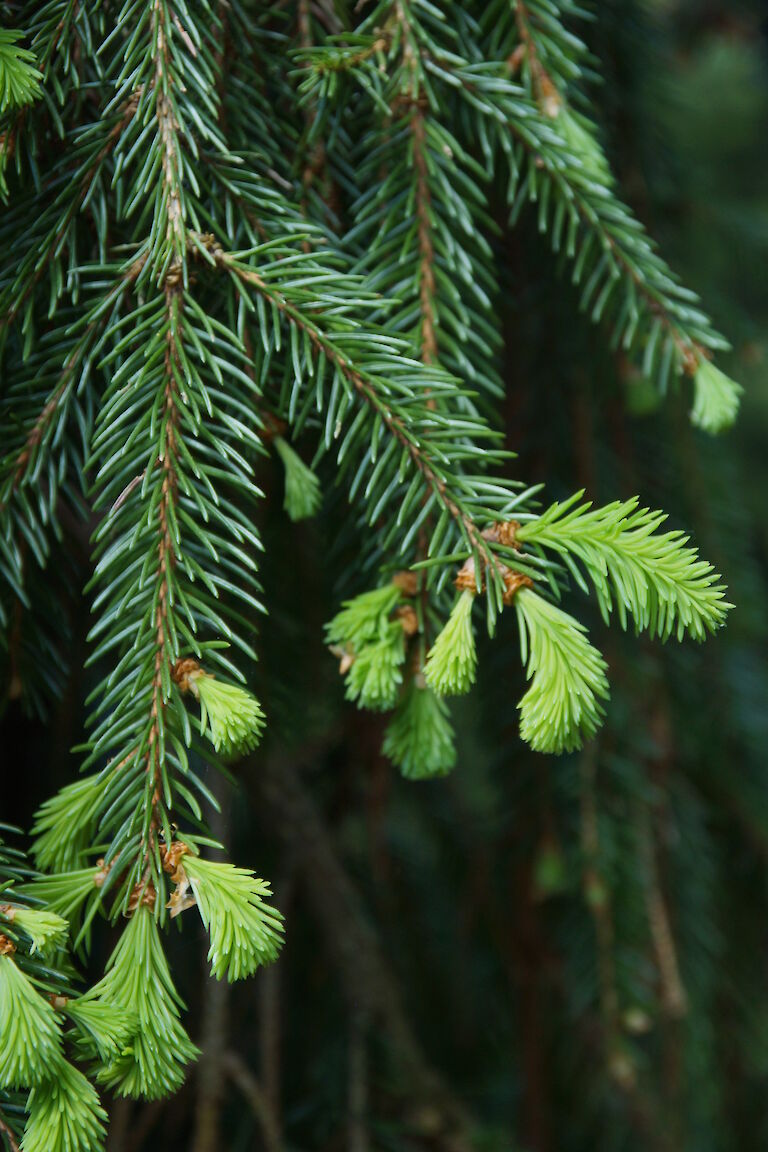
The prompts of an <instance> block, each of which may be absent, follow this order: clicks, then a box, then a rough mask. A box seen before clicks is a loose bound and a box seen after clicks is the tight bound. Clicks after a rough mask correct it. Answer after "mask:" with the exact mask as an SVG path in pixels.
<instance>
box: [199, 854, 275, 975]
mask: <svg viewBox="0 0 768 1152" xmlns="http://www.w3.org/2000/svg"><path fill="white" fill-rule="evenodd" d="M181 867H182V869H183V871H184V873H185V874H186V876H187V878H188V879H189V883H190V885H191V886H192V891H193V892H194V895H195V899H196V901H197V907H198V909H199V911H200V918H201V919H202V921H203V924H204V925H205V927H206V928H207V930H208V932H209V934H210V939H211V946H210V950H209V952H208V959H209V960H210V962H211V973H212V975H214V976H215V977H216V978H217V979H218V980H221V979H223V978H224V977H225V976H226V978H227V980H229V981H233V980H242V979H243V978H244V977H246V976H250V975H252V973H253V972H255V971H256V969H257V968H260V967H261V966H262V965H264V964H270V963H271V962H272V961H273V960H275V959H276V958H277V955H278V952H279V951H280V948H281V946H282V943H283V918H282V916H281V915H280V913H279V912H278V911H277V909H275V908H273V907H272V906H271V905H270V904H268V903H266V901H265V899H264V897H265V896H271V895H272V892H271V889H270V887H269V885H268V884H267V883H266V882H265V881H264V880H259V879H258V878H257V877H256V876H255V875H254V873H253V872H251V871H250V869H248V868H237V867H235V865H234V864H227V863H221V862H219V861H214V860H204V859H202V857H200V856H193V855H191V854H190V855H187V856H184V857H183V859H182V862H181Z"/></svg>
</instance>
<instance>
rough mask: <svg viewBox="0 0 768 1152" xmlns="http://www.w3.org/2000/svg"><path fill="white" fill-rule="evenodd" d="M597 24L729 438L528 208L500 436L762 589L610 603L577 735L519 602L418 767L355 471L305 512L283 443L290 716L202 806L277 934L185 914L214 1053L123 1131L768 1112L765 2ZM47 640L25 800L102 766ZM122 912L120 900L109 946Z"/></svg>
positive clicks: (79, 629)
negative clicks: (581, 288) (355, 618)
mask: <svg viewBox="0 0 768 1152" xmlns="http://www.w3.org/2000/svg"><path fill="white" fill-rule="evenodd" d="M581 31H582V32H583V33H584V34H585V35H586V37H587V39H588V41H589V43H590V45H591V47H592V48H593V49H594V51H595V53H596V54H597V56H599V58H600V59H601V60H602V61H603V64H604V68H603V73H604V78H605V82H604V83H603V84H602V86H601V87H596V88H595V89H594V90H593V92H592V96H593V98H594V99H595V101H596V104H597V106H598V107H599V109H600V110H601V115H602V118H603V124H604V128H605V133H606V139H607V141H608V143H609V148H610V153H611V156H612V159H613V162H614V165H615V169H616V171H617V173H618V175H619V177H620V182H621V186H622V188H623V190H624V194H625V196H626V198H627V199H628V200H629V202H630V203H631V204H632V206H633V207H634V208H635V210H636V211H637V212H638V214H639V215H640V217H641V218H642V219H643V220H644V222H645V223H646V224H647V225H648V227H649V228H650V230H651V232H652V233H653V235H654V236H655V237H656V238H657V239H658V241H659V243H660V245H661V247H662V250H663V252H664V254H665V255H666V256H667V258H668V259H669V260H670V262H671V264H672V265H673V267H675V268H676V269H677V270H678V271H679V272H680V273H681V274H682V275H683V277H684V279H685V281H686V283H687V284H689V285H690V286H691V287H693V288H695V289H696V290H697V291H699V292H700V294H701V295H702V297H703V298H704V301H705V304H706V306H707V308H708V310H709V311H710V312H711V313H712V314H713V316H714V319H715V321H716V323H717V325H718V327H720V328H721V330H723V331H725V332H726V333H728V334H729V336H730V338H731V340H732V342H733V353H732V354H731V355H730V357H728V358H727V359H726V360H724V361H723V367H724V368H725V369H726V371H728V372H729V373H730V374H731V375H733V376H734V378H736V379H738V380H739V381H740V382H741V383H743V384H744V386H745V389H746V391H745V396H744V402H743V408H742V415H741V420H740V422H739V424H738V426H737V427H736V429H735V430H733V431H732V432H730V433H728V434H727V435H726V436H724V437H722V438H720V439H718V440H714V441H713V440H710V439H707V438H706V437H705V436H704V435H703V434H701V433H697V432H695V431H694V430H693V429H692V428H691V426H690V424H689V422H688V419H687V410H688V408H689V406H690V396H689V395H682V394H680V395H672V396H670V397H668V398H667V399H666V400H665V401H663V402H660V401H659V399H658V397H656V395H655V394H654V392H653V391H652V390H651V389H650V388H649V386H648V385H647V384H646V383H645V382H644V381H643V379H642V378H641V377H640V376H639V375H638V374H637V372H636V371H635V370H634V369H633V368H632V366H630V365H629V364H627V363H624V362H622V361H621V359H617V358H616V357H615V356H613V355H612V354H611V353H610V352H609V351H608V349H607V345H606V340H605V338H604V333H602V332H601V331H600V330H596V329H594V328H592V327H590V325H589V323H588V321H587V320H586V319H582V318H580V317H579V316H578V314H577V312H576V296H575V294H574V292H573V291H572V290H571V288H570V287H569V283H568V279H567V276H562V277H559V278H558V276H557V275H556V262H555V261H554V260H553V257H552V256H551V253H550V251H549V249H548V247H547V245H546V243H545V242H544V241H543V240H539V238H538V237H537V235H536V228H535V221H533V220H530V219H529V220H525V219H523V220H522V221H521V224H520V226H519V227H518V229H517V230H516V231H515V233H514V234H513V235H511V237H509V238H508V239H506V240H504V241H503V250H502V252H501V256H502V259H501V261H500V265H501V268H502V276H503V284H502V288H503V291H502V307H503V308H504V311H505V326H506V335H507V351H506V364H505V374H506V380H507V386H508V400H507V404H506V413H507V420H508V446H509V447H510V448H512V449H514V450H516V451H517V452H518V453H519V462H518V464H517V465H515V468H516V470H517V472H518V474H519V476H520V477H522V478H524V479H525V480H526V481H528V482H532V483H533V482H538V481H546V482H547V486H548V490H549V492H550V494H551V495H552V497H556V496H560V495H565V494H568V493H570V492H571V491H572V490H573V489H574V487H576V486H584V487H586V488H587V489H588V491H589V494H590V496H592V497H594V498H595V499H596V500H598V501H605V500H609V499H612V498H615V497H616V496H622V497H626V496H630V495H632V494H635V493H637V494H639V495H640V497H641V499H642V500H643V502H645V503H648V504H650V505H652V506H660V507H663V508H665V509H666V510H668V511H669V512H670V517H671V524H672V525H673V526H675V527H677V526H682V525H686V526H687V527H689V528H692V529H695V539H696V543H697V544H698V545H699V546H700V548H701V550H702V552H703V554H704V555H705V556H707V558H709V559H710V560H711V561H712V562H713V563H714V564H715V565H716V566H717V567H718V568H719V569H720V570H721V571H722V572H723V573H724V574H725V577H726V579H727V581H728V584H729V587H730V593H731V599H732V600H733V601H734V603H735V604H736V605H737V610H736V611H735V612H734V613H732V616H731V622H730V624H729V627H728V629H727V631H726V632H724V633H723V634H722V635H719V636H718V637H717V638H716V639H715V640H712V641H710V642H709V643H708V644H707V645H705V646H704V647H702V648H700V647H698V646H697V645H695V644H693V643H686V644H684V645H682V646H680V647H678V646H677V645H674V644H670V645H668V646H667V647H662V646H660V645H658V644H651V643H648V642H646V641H636V640H635V639H634V638H633V637H629V638H625V637H623V636H622V635H621V634H620V633H619V632H618V631H616V630H614V631H612V632H611V633H610V634H608V633H606V631H605V629H604V628H603V626H602V624H601V623H600V621H599V619H598V618H597V616H596V614H595V616H594V617H593V618H592V619H591V620H590V621H589V622H590V623H591V626H592V630H593V633H594V635H595V638H596V639H597V641H598V643H599V644H600V645H601V647H603V649H604V651H605V652H606V656H607V658H608V660H609V662H610V665H611V684H612V688H613V696H612V702H611V706H610V709H609V716H608V722H607V724H606V727H605V729H604V730H603V732H602V733H601V735H600V738H599V739H598V740H597V741H596V742H594V743H593V744H592V745H591V746H590V747H589V748H588V749H587V750H586V751H585V752H584V753H583V754H582V755H577V756H571V757H566V758H562V759H559V760H554V759H546V758H542V757H540V756H536V755H534V754H532V753H530V752H529V751H528V750H527V749H526V748H525V747H524V746H523V745H522V743H521V741H520V740H519V738H518V735H517V712H516V708H515V705H516V702H517V700H518V699H519V697H520V694H521V691H522V677H521V672H520V662H519V658H518V654H517V643H518V640H517V635H516V631H515V629H514V627H513V621H512V620H511V619H510V620H509V621H504V626H503V628H502V631H501V634H500V636H499V638H498V640H497V641H496V642H495V643H494V644H493V645H489V646H488V647H487V650H486V651H485V652H484V654H483V656H482V658H481V662H480V682H479V685H478V687H477V689H476V690H475V692H474V693H473V695H472V696H471V697H470V698H468V699H466V700H462V701H460V702H459V704H458V705H457V706H456V708H455V711H454V721H455V724H456V726H457V729H458V731H459V733H460V756H459V764H458V767H457V768H456V770H455V772H454V774H453V775H452V776H451V777H449V778H448V779H446V780H444V781H435V782H429V783H419V784H414V783H408V782H406V781H404V780H402V779H400V777H399V776H398V774H397V772H396V771H395V770H394V769H393V768H392V767H391V766H390V765H389V764H388V763H387V762H386V761H385V760H384V759H383V758H382V757H381V754H380V747H381V729H382V723H383V722H382V721H381V719H380V718H377V717H372V716H370V715H367V714H363V713H358V712H356V711H355V710H354V709H353V708H352V707H351V706H349V705H345V704H344V702H343V691H342V684H341V681H340V679H339V678H338V674H337V670H336V665H335V662H334V661H333V659H332V658H331V657H330V656H329V655H328V654H327V652H326V651H325V650H324V648H323V645H322V624H323V622H324V621H325V620H327V619H328V618H329V617H330V616H331V615H332V613H333V611H334V608H335V605H336V604H337V601H338V596H339V594H340V589H341V590H344V589H345V585H344V581H343V579H342V581H341V583H340V582H339V574H340V573H343V571H344V569H345V567H347V568H350V569H351V568H352V566H353V564H354V559H355V551H354V544H353V543H349V541H347V543H346V544H344V545H335V544H334V545H332V544H330V543H329V542H330V541H331V539H332V538H333V535H334V530H335V525H336V524H337V523H338V522H339V521H340V520H341V518H343V517H344V515H345V512H344V505H343V501H341V500H339V501H338V505H337V507H336V508H335V509H334V508H331V510H330V511H329V512H328V513H327V514H326V516H325V517H324V518H323V519H321V520H320V521H318V522H315V523H312V524H311V525H310V526H309V527H307V526H305V525H299V526H290V525H286V521H285V520H284V518H283V517H282V516H281V514H280V507H279V506H280V502H281V499H282V493H281V478H280V476H279V474H278V473H277V471H275V473H274V475H267V476H265V478H264V483H265V485H266V490H267V494H268V495H267V499H266V501H265V502H264V509H263V516H264V525H263V529H264V533H265V538H266V543H267V552H266V557H267V559H266V561H265V564H264V571H263V579H264V583H265V586H266V591H267V601H268V602H269V603H270V604H271V605H272V606H273V610H272V615H271V616H270V618H269V620H267V621H266V623H265V624H264V626H263V628H262V631H261V639H260V641H259V643H260V647H261V651H262V659H261V662H260V665H259V671H258V672H257V680H258V683H257V690H258V691H259V694H260V696H261V697H262V699H263V701H264V704H265V708H266V711H267V713H268V715H269V716H270V719H271V728H270V735H269V738H268V742H267V744H266V745H265V746H264V747H263V748H262V749H260V750H259V752H258V754H257V755H255V756H254V757H253V758H252V759H251V760H250V761H248V762H246V763H243V764H242V765H240V766H239V767H237V769H236V770H235V773H234V775H235V783H234V784H233V785H229V784H227V785H224V786H222V787H219V785H218V784H217V788H219V791H220V792H221V793H222V794H223V795H224V797H225V802H224V805H223V811H222V814H221V815H215V814H214V816H213V823H214V830H215V832H216V834H217V835H218V836H219V837H220V838H221V839H224V840H226V841H227V843H228V844H230V845H231V856H232V858H234V859H235V860H237V862H238V863H242V864H246V865H249V866H252V867H254V868H256V870H257V871H258V872H259V874H261V875H265V876H268V877H270V878H271V879H272V881H273V883H274V887H275V892H276V900H277V903H278V905H279V906H280V908H281V909H282V911H283V912H284V914H285V915H286V917H287V924H288V931H287V944H286V947H285V950H284V952H283V955H282V958H281V960H280V962H279V963H278V964H277V965H276V966H275V967H273V968H271V969H268V970H265V971H263V972H261V973H259V974H258V976H257V977H256V978H255V979H253V980H251V981H249V982H247V983H246V984H244V985H240V986H237V987H235V988H232V989H230V988H227V987H226V986H222V985H218V984H214V983H213V982H211V981H209V980H207V979H206V966H205V946H204V941H203V937H202V932H201V931H198V925H197V923H196V918H190V920H189V922H188V923H185V926H184V928H185V930H184V934H183V937H179V936H178V934H177V933H175V932H174V933H173V936H174V939H173V940H172V942H171V945H170V947H171V951H172V954H173V967H174V972H175V973H176V975H177V977H178V982H179V985H180V987H181V989H182V991H183V994H184V996H185V999H186V1001H187V1004H188V1007H189V1029H190V1031H191V1033H192V1035H193V1037H194V1038H195V1039H196V1040H197V1041H198V1042H199V1043H200V1044H201V1045H202V1047H203V1048H204V1051H205V1055H204V1057H203V1059H202V1060H201V1061H200V1063H199V1064H198V1065H197V1067H196V1068H194V1069H192V1070H191V1071H190V1075H189V1078H188V1083H187V1086H186V1087H185V1089H184V1091H183V1092H182V1093H181V1094H180V1096H179V1097H177V1098H175V1099H172V1100H170V1101H168V1102H165V1103H155V1104H126V1103H125V1102H118V1103H114V1104H113V1105H112V1106H111V1113H112V1126H111V1133H110V1138H109V1149H110V1152H139V1150H143V1149H150V1148H155V1147H163V1148H165V1149H168V1150H177V1149H179V1150H181V1149H185V1150H186V1149H188V1150H189V1152H220V1150H223V1149H226V1150H228V1152H252V1150H253V1152H259V1150H263V1152H278V1150H282V1152H342V1150H343V1152H422V1150H423V1152H429V1150H432V1152H463V1150H469V1149H470V1148H475V1149H480V1150H482V1152H513V1150H520V1152H522V1150H526V1149H527V1150H530V1152H619V1150H632V1152H644V1150H646V1149H647V1150H649V1152H651V1150H652V1152H737V1150H738V1152H746V1150H751V1149H759V1148H766V1147H768V1109H766V1106H765V1101H766V1082H767V1080H768V759H767V757H766V750H767V749H768V662H766V658H765V644H766V638H767V636H768V612H767V611H766V603H765V601H766V591H768V522H767V520H766V516H765V513H764V509H765V505H766V503H767V502H768V150H767V149H766V141H768V26H767V19H766V10H765V6H764V4H763V3H761V2H757V0H756V2H753V3H750V2H744V3H736V2H733V0H731V2H725V0H721V2H718V0H712V2H708V0H646V2H638V0H606V2H603V3H600V4H599V5H597V6H596V19H595V20H594V21H592V22H590V23H588V24H586V25H584V26H583V27H582V29H581ZM502 194H503V190H500V192H499V199H500V201H501V199H502ZM499 215H500V217H501V207H499ZM500 243H502V242H500ZM332 503H333V502H332ZM86 553H87V543H86V540H85V539H84V540H83V565H84V563H85V556H86ZM83 575H84V567H83V570H81V571H77V570H75V569H72V570H69V569H64V568H62V567H61V566H60V565H58V566H57V565H56V564H54V565H53V568H52V575H51V577H50V578H52V579H57V580H63V581H65V582H66V583H67V585H68V586H69V588H71V591H72V597H71V602H72V619H71V629H72V635H71V641H70V643H69V649H70V654H71V656H72V661H71V667H72V668H74V669H77V668H78V666H79V665H80V664H81V663H82V659H81V658H82V656H83V655H84V653H85V652H86V642H85V634H86V632H87V627H88V620H87V618H86V616H85V609H84V608H82V607H78V605H80V604H81V603H82V602H81V601H80V600H79V598H78V597H79V589H80V587H81V586H82V584H83V582H84V580H83ZM578 595H579V594H578V593H577V592H575V593H574V596H578ZM589 611H590V609H589V608H588V607H587V605H586V604H583V605H581V604H580V605H579V613H580V615H583V616H584V618H585V619H589V617H588V613H589ZM585 614H587V615H585ZM56 625H57V627H58V626H59V625H60V621H57V622H56ZM55 664H56V658H55V657H52V667H51V668H50V669H48V670H47V671H48V674H49V675H51V676H53V677H59V676H65V677H66V688H65V692H64V698H63V703H62V704H61V705H60V706H59V707H58V708H57V710H56V711H55V712H54V713H53V715H51V716H50V718H49V720H48V721H47V722H46V723H45V725H43V724H41V722H40V721H39V720H37V719H28V718H25V716H24V715H23V714H22V712H21V710H20V708H19V707H18V705H17V704H15V703H13V702H12V703H11V704H10V705H9V706H8V708H7V709H6V711H5V713H4V715H3V717H2V741H3V744H2V746H3V748H4V750H5V756H4V760H5V765H6V777H5V778H6V797H8V793H9V791H13V792H14V793H15V797H14V799H13V801H11V800H10V799H8V801H7V805H6V806H7V808H8V809H9V811H12V813H13V819H14V821H16V822H19V823H21V822H26V824H27V826H29V824H30V823H31V820H32V815H33V812H34V810H35V808H36V806H37V805H38V804H39V803H40V801H41V800H42V799H43V798H45V797H46V796H48V795H50V794H51V793H52V792H53V791H54V790H55V789H56V788H57V787H59V786H60V785H61V784H62V783H64V782H66V781H67V780H69V779H71V778H72V776H73V774H74V772H75V771H76V767H77V756H76V755H72V754H70V753H69V751H68V749H69V748H71V747H72V746H74V745H76V744H77V742H78V740H79V739H80V738H81V734H82V722H83V714H82V705H81V701H82V700H83V698H84V696H85V695H86V692H87V689H88V687H89V680H88V673H82V672H81V673H79V674H76V673H74V672H73V673H69V672H66V670H64V669H62V668H61V667H59V666H58V665H57V666H54V665H55ZM109 947H110V936H109V932H108V930H107V929H106V928H105V929H103V930H102V933H101V935H100V936H97V940H96V945H95V950H94V954H93V956H92V957H91V961H90V963H91V965H92V972H94V973H96V972H98V971H99V970H100V966H101V965H102V964H103V961H104V959H105V957H106V955H107V954H108V950H109Z"/></svg>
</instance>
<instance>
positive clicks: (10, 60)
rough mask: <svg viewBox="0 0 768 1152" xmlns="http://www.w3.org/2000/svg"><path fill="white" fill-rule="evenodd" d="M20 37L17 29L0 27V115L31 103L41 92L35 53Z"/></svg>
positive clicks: (20, 34)
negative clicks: (21, 44)
mask: <svg viewBox="0 0 768 1152" xmlns="http://www.w3.org/2000/svg"><path fill="white" fill-rule="evenodd" d="M21 38H22V33H21V32H20V31H18V30H17V29H14V28H7V29H0V115H2V113H3V112H5V111H7V110H8V109H9V108H20V107H21V106H22V105H24V104H29V103H30V102H31V101H32V100H35V99H36V98H37V97H38V95H39V94H40V80H41V74H40V72H38V70H37V68H36V67H35V65H36V60H35V54H34V52H30V51H29V49H28V48H22V47H21V46H20V45H19V40H21Z"/></svg>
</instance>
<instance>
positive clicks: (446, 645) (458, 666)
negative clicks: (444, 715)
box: [424, 590, 477, 696]
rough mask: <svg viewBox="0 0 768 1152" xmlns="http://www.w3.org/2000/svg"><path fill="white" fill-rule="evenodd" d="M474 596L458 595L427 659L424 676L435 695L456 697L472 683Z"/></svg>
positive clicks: (473, 675) (473, 666) (470, 594)
mask: <svg viewBox="0 0 768 1152" xmlns="http://www.w3.org/2000/svg"><path fill="white" fill-rule="evenodd" d="M474 600H475V596H474V593H473V592H470V591H468V590H465V591H464V592H462V593H461V595H460V596H459V598H458V600H457V601H456V603H455V604H454V606H453V611H452V612H451V615H450V616H449V617H448V622H447V624H446V625H445V627H444V628H443V630H442V632H440V634H439V635H438V637H437V639H436V640H435V643H434V644H433V645H432V648H431V650H430V652H429V655H428V656H427V663H426V665H425V667H424V676H425V678H426V681H427V683H428V684H429V686H430V688H432V689H433V690H434V691H435V692H436V693H437V694H438V696H460V695H462V693H464V692H468V691H469V689H470V688H471V687H472V685H473V684H474V682H475V672H476V668H477V651H476V649H475V637H474V633H473V631H472V605H473V603H474Z"/></svg>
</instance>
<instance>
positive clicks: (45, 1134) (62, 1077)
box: [21, 1058, 107, 1152]
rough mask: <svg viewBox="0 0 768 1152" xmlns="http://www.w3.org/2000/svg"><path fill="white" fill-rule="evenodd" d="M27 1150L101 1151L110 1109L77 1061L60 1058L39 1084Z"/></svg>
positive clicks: (31, 1097) (34, 1093) (32, 1102)
mask: <svg viewBox="0 0 768 1152" xmlns="http://www.w3.org/2000/svg"><path fill="white" fill-rule="evenodd" d="M27 1108H28V1110H29V1119H28V1120H27V1124H26V1127H25V1129H24V1139H23V1140H22V1144H21V1147H22V1150H23V1152H101V1150H102V1149H103V1147H104V1136H105V1134H106V1120H107V1113H106V1112H105V1110H104V1108H102V1106H101V1104H100V1103H99V1098H98V1095H97V1094H96V1089H95V1088H94V1087H93V1085H92V1084H91V1083H90V1081H89V1080H87V1079H86V1077H85V1076H84V1075H83V1073H82V1072H80V1071H79V1070H78V1069H77V1068H75V1067H74V1065H72V1064H70V1063H69V1062H68V1061H66V1060H64V1059H61V1058H59V1060H58V1061H57V1062H55V1063H54V1064H53V1065H52V1066H51V1067H50V1068H49V1069H47V1077H46V1079H45V1080H43V1081H41V1082H40V1083H39V1084H37V1085H35V1087H34V1088H33V1089H32V1091H31V1093H30V1095H29V1101H28V1104H27Z"/></svg>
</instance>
